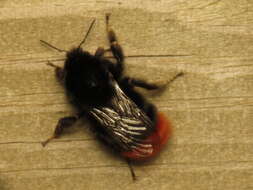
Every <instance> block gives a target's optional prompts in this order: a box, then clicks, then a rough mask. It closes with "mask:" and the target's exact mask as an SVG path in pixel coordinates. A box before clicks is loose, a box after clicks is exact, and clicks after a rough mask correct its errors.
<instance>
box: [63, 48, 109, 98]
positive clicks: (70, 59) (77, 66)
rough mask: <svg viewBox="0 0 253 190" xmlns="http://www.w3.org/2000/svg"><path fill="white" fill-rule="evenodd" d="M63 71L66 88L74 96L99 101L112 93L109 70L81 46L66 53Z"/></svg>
mask: <svg viewBox="0 0 253 190" xmlns="http://www.w3.org/2000/svg"><path fill="white" fill-rule="evenodd" d="M64 72H65V85H66V89H67V90H68V91H69V92H70V93H71V94H72V95H74V97H77V98H79V99H80V98H81V99H85V100H87V101H89V102H92V101H95V102H100V101H103V99H104V98H106V97H109V96H111V95H112V91H113V88H112V84H111V78H110V72H109V71H108V68H107V67H106V64H103V61H102V60H101V59H99V58H97V57H95V56H93V55H91V54H90V53H88V52H86V51H84V50H82V49H81V48H75V49H72V50H71V51H69V52H68V53H67V58H66V61H65V66H64Z"/></svg>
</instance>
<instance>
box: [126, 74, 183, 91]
mask: <svg viewBox="0 0 253 190" xmlns="http://www.w3.org/2000/svg"><path fill="white" fill-rule="evenodd" d="M182 75H183V73H182V72H180V73H178V74H177V75H176V76H174V77H173V78H172V79H171V80H169V81H157V82H154V83H148V82H146V81H144V80H140V79H135V78H130V77H125V78H124V79H123V80H126V81H127V83H128V85H130V86H133V87H134V86H137V87H141V88H144V89H146V90H156V89H161V88H164V87H166V86H167V85H169V84H170V83H172V82H173V81H174V80H175V79H176V78H178V77H180V76H182Z"/></svg>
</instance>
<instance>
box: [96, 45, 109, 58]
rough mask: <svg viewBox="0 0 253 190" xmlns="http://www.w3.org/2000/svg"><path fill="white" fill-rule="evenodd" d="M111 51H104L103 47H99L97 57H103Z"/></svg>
mask: <svg viewBox="0 0 253 190" xmlns="http://www.w3.org/2000/svg"><path fill="white" fill-rule="evenodd" d="M108 51H110V49H104V48H103V47H98V48H97V50H96V52H95V57H103V56H104V54H105V53H106V52H108Z"/></svg>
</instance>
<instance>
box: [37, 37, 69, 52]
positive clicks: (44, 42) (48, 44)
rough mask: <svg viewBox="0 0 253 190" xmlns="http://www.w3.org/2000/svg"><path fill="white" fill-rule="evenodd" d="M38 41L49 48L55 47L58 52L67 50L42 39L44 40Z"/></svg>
mask: <svg viewBox="0 0 253 190" xmlns="http://www.w3.org/2000/svg"><path fill="white" fill-rule="evenodd" d="M40 42H42V43H43V44H45V45H47V46H48V47H51V48H53V49H55V50H57V51H59V52H68V51H66V50H64V49H59V48H57V47H55V46H53V45H51V44H50V43H48V42H46V41H44V40H40Z"/></svg>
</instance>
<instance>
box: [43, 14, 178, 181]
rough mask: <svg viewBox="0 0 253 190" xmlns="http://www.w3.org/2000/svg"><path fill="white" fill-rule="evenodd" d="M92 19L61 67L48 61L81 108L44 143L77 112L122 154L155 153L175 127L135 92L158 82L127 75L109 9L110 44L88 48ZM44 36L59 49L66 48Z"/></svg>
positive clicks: (71, 119) (61, 122)
mask: <svg viewBox="0 0 253 190" xmlns="http://www.w3.org/2000/svg"><path fill="white" fill-rule="evenodd" d="M94 22H95V20H93V22H92V24H91V25H90V28H89V30H88V32H87V34H86V36H85V38H84V40H83V41H82V42H81V43H80V45H79V46H78V47H77V48H74V49H72V50H70V51H66V60H65V64H64V67H63V68H61V67H58V66H56V65H53V64H52V63H48V64H49V65H51V66H53V67H55V70H56V75H57V78H58V79H59V80H60V82H62V84H63V85H64V87H65V88H66V92H67V93H68V95H69V97H70V99H71V102H72V103H73V104H74V106H75V107H76V108H77V112H78V114H77V115H75V116H69V117H64V118H61V119H59V121H58V124H57V126H56V128H55V132H54V135H53V136H52V137H51V138H49V139H48V140H47V141H45V142H43V146H45V145H46V143H48V142H49V141H50V140H51V139H53V138H57V137H59V135H60V134H61V132H62V130H63V129H64V128H66V127H69V126H71V125H72V124H74V123H75V122H76V121H77V120H78V119H79V118H81V117H87V118H88V119H89V120H90V121H92V122H93V126H94V128H95V130H96V131H97V136H98V137H99V138H100V139H101V140H102V141H104V142H105V143H106V144H108V145H110V147H112V148H113V149H114V150H116V151H117V152H118V153H119V154H120V155H121V156H123V157H124V158H126V159H127V160H128V161H129V160H138V161H140V160H146V159H148V158H151V157H153V156H155V155H156V154H157V153H158V152H159V151H160V149H161V148H162V147H163V145H165V144H166V142H167V140H168V138H169V137H170V135H171V127H170V123H169V121H168V120H167V119H166V118H165V116H164V115H163V114H162V113H158V112H157V111H156V107H155V106H154V105H153V104H151V103H149V102H148V101H146V100H145V99H144V98H143V97H142V96H141V95H140V94H139V93H137V92H136V91H135V89H134V87H141V88H144V89H147V90H154V89H158V88H159V85H156V84H150V83H147V82H145V81H143V80H138V79H134V78H130V77H126V76H124V75H123V71H124V54H123V51H122V48H121V46H120V45H119V44H118V41H117V38H116V35H115V33H114V31H113V30H112V29H111V28H110V27H109V15H106V29H107V34H108V39H109V42H110V48H109V49H108V50H104V49H103V48H98V49H97V51H96V53H95V55H91V54H90V53H89V52H87V51H84V50H83V49H82V48H81V45H82V44H83V43H84V42H85V40H86V38H87V36H88V34H89V32H90V30H91V28H92V26H93V24H94ZM41 42H43V43H44V44H46V45H48V46H50V47H52V48H54V49H56V50H58V51H65V50H61V49H58V48H56V47H54V46H52V45H50V44H49V43H47V42H45V41H42V40H41ZM106 51H110V52H111V53H112V55H113V57H114V60H115V62H113V61H111V60H109V59H106V58H105V57H104V53H105V52H106ZM181 74H182V73H180V74H178V75H177V76H176V77H178V76H180V75H181ZM176 77H174V79H175V78H176ZM174 79H173V80H174ZM130 168H131V167H130ZM131 171H132V176H133V178H134V179H135V174H134V172H133V170H132V169H131Z"/></svg>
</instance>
